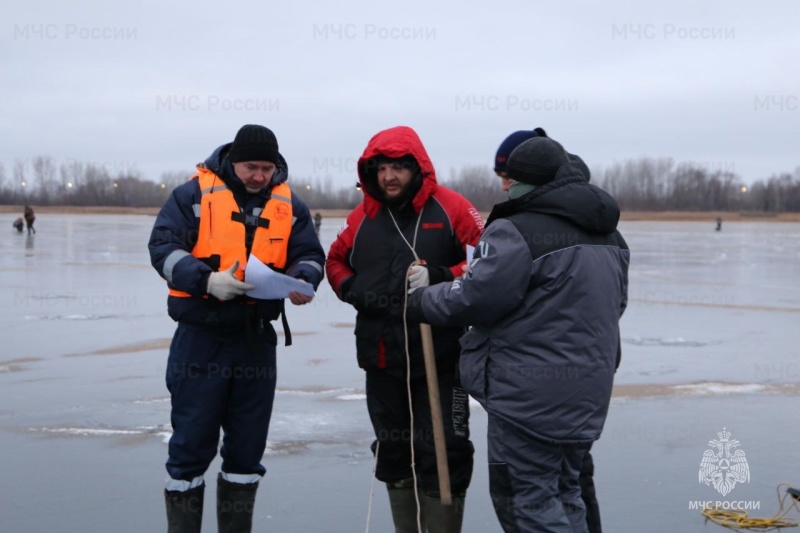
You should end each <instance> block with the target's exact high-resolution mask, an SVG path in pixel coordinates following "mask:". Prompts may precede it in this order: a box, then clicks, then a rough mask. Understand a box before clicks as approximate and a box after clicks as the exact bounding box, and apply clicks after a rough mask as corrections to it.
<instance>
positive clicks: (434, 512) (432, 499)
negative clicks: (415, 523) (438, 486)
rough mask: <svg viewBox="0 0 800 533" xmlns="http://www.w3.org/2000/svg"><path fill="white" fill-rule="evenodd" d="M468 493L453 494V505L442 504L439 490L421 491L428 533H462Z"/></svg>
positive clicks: (421, 501)
mask: <svg viewBox="0 0 800 533" xmlns="http://www.w3.org/2000/svg"><path fill="white" fill-rule="evenodd" d="M465 497H466V494H465V493H461V494H453V497H452V499H453V503H452V505H442V500H441V498H440V497H439V492H438V491H427V492H420V503H421V504H422V513H423V514H424V515H425V523H426V524H428V533H461V524H462V522H463V521H464V500H465Z"/></svg>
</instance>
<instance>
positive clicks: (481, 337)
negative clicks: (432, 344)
mask: <svg viewBox="0 0 800 533" xmlns="http://www.w3.org/2000/svg"><path fill="white" fill-rule="evenodd" d="M459 342H460V343H461V360H460V362H459V368H458V369H459V373H460V375H461V385H462V387H464V390H466V391H467V393H469V395H470V396H472V397H473V398H475V399H476V400H477V401H478V402H479V403H480V404H481V405H483V406H484V407H486V365H487V363H488V361H489V335H488V334H487V333H486V332H484V331H481V330H477V329H475V328H472V329H471V330H469V331H468V332H467V333H465V334H464V335H463V336H462V337H461V339H459Z"/></svg>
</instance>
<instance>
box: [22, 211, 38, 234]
mask: <svg viewBox="0 0 800 533" xmlns="http://www.w3.org/2000/svg"><path fill="white" fill-rule="evenodd" d="M24 216H25V225H26V226H27V227H28V235H30V234H31V232H33V233H36V230H35V229H34V228H33V221H34V220H36V215H34V214H33V208H32V207H31V206H29V205H26V206H25V214H24Z"/></svg>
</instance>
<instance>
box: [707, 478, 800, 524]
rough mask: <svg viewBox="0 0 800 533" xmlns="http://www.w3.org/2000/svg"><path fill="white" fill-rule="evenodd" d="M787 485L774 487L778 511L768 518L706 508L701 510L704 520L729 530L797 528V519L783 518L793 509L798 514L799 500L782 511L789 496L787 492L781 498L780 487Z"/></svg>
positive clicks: (799, 521)
mask: <svg viewBox="0 0 800 533" xmlns="http://www.w3.org/2000/svg"><path fill="white" fill-rule="evenodd" d="M789 486H790V484H789V483H781V484H779V485H778V486H777V487H776V489H775V490H776V492H777V495H778V505H779V510H778V513H777V514H776V515H775V516H773V517H770V518H758V517H755V516H752V517H751V516H748V514H747V511H731V510H724V509H719V508H717V507H713V508H712V507H706V508H704V509H703V510H702V514H703V516H704V517H705V518H706V520H707V521H708V520H710V521H712V522H714V523H715V524H719V525H721V526H722V527H727V528H731V529H740V530H741V529H760V530H768V529H778V528H783V527H797V526H798V524H800V520H798V519H797V518H784V516H786V514H787V513H788V512H789V511H791V510H792V509H795V510H796V511H798V512H800V505H799V504H800V500H795V499H793V500H792V503H791V505H789V506H788V507H786V509H784V506H785V504H786V499H787V498H790V497H791V495H790V494H789V493H788V492H787V493H786V494H784V495H783V497H781V487H787V488H788V487H789Z"/></svg>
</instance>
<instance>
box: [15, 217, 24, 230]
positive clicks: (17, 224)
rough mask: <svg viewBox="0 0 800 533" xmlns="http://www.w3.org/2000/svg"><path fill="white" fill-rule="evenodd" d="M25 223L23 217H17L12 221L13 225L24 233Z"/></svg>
mask: <svg viewBox="0 0 800 533" xmlns="http://www.w3.org/2000/svg"><path fill="white" fill-rule="evenodd" d="M24 225H25V222H24V221H23V220H22V217H17V219H16V220H15V221H14V222H13V223H12V226H14V228H15V229H16V230H17V231H18V232H20V233H22V227H23V226H24Z"/></svg>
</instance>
